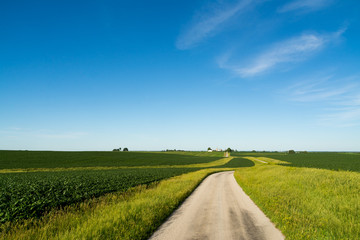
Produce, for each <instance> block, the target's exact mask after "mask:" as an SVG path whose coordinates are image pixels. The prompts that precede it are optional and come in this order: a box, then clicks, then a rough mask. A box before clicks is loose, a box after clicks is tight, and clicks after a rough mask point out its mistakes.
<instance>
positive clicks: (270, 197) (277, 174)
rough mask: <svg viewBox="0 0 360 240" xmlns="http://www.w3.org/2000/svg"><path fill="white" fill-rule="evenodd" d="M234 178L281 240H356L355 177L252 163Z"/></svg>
mask: <svg viewBox="0 0 360 240" xmlns="http://www.w3.org/2000/svg"><path fill="white" fill-rule="evenodd" d="M235 178H236V180H237V181H238V183H239V185H240V186H241V187H242V188H243V189H244V191H245V192H246V193H247V194H248V195H249V196H250V198H251V199H252V200H253V201H254V202H255V203H256V204H257V205H258V206H259V207H260V208H261V209H262V210H263V211H264V213H265V214H266V215H267V216H268V217H269V218H270V219H271V220H272V222H274V223H275V224H276V226H277V227H278V228H279V229H280V230H281V231H282V233H283V234H284V235H285V236H286V238H287V239H294V240H297V239H360V218H359V216H360V194H359V193H360V184H359V183H360V174H359V173H356V172H348V171H331V170H324V169H312V168H295V167H285V166H278V165H269V164H267V165H265V164H256V167H253V168H239V169H237V170H236V172H235Z"/></svg>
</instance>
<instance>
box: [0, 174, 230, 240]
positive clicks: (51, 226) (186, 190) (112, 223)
mask: <svg viewBox="0 0 360 240" xmlns="http://www.w3.org/2000/svg"><path fill="white" fill-rule="evenodd" d="M226 170H233V169H230V168H229V169H226V168H221V169H203V170H199V171H196V172H192V173H188V174H183V175H180V176H176V177H172V178H170V179H166V180H163V181H160V182H159V183H153V184H151V185H150V186H148V187H146V186H138V187H135V188H132V189H130V190H128V191H127V192H126V193H112V194H107V195H105V196H103V197H100V198H97V199H92V200H88V201H85V202H82V203H79V204H76V205H71V206H68V207H65V208H64V209H63V210H57V211H52V212H50V213H48V214H47V215H45V216H44V217H43V218H40V219H28V220H24V221H22V222H21V223H17V224H15V223H7V224H4V225H2V231H1V232H0V238H1V239H147V238H148V237H149V236H150V235H151V234H152V233H153V232H154V231H155V230H156V229H157V227H159V226H160V225H161V223H162V222H163V221H164V220H165V219H166V218H167V217H168V216H169V215H170V214H171V213H172V212H173V211H174V210H175V209H176V207H178V206H179V204H180V203H181V202H182V201H183V200H184V199H185V198H186V197H187V196H189V195H190V194H191V192H192V191H193V190H194V189H195V188H196V187H197V186H198V185H199V184H200V182H201V181H202V180H203V179H204V178H205V177H206V176H208V175H209V174H211V173H215V172H219V171H226Z"/></svg>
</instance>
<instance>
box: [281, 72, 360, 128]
mask: <svg viewBox="0 0 360 240" xmlns="http://www.w3.org/2000/svg"><path fill="white" fill-rule="evenodd" d="M359 79H360V77H359V76H352V77H349V78H344V79H336V80H335V79H334V76H326V77H322V78H319V79H316V80H314V79H310V80H306V81H303V82H299V83H296V84H294V85H292V86H290V87H288V88H286V89H285V91H286V92H287V93H288V94H289V100H291V101H295V102H301V103H304V104H314V103H318V104H319V105H320V106H321V109H320V110H321V112H320V113H319V115H318V121H319V123H320V124H321V125H331V126H340V127H346V126H354V125H360V88H359V84H358V82H359Z"/></svg>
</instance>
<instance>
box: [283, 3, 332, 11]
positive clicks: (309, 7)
mask: <svg viewBox="0 0 360 240" xmlns="http://www.w3.org/2000/svg"><path fill="white" fill-rule="evenodd" d="M331 2H332V0H295V1H291V2H289V3H287V4H285V5H283V6H282V7H280V8H279V9H278V12H280V13H284V12H291V11H297V10H300V11H316V10H319V9H321V8H324V7H326V6H328V5H330V4H331Z"/></svg>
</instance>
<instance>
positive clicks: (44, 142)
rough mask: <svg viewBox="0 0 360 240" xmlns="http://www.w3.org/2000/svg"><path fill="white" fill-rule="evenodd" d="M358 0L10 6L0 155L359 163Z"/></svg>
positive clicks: (3, 32)
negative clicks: (210, 154) (122, 152)
mask: <svg viewBox="0 0 360 240" xmlns="http://www.w3.org/2000/svg"><path fill="white" fill-rule="evenodd" d="M359 12H360V2H359V1H356V0H349V1H340V0H301V1H300V0H289V1H275V0H273V1H271V0H267V1H260V0H259V1H257V0H237V1H235V0H231V1H227V0H218V1H206V0H201V1H200V0H199V1H193V0H192V1H160V0H155V1H130V0H129V1H76V3H75V2H74V1H8V2H6V3H1V7H0V36H1V37H0V149H29V150H112V149H113V148H116V147H128V148H129V149H130V150H162V149H167V148H170V149H174V148H176V149H186V150H204V149H206V148H207V147H209V146H210V147H213V148H216V147H219V148H227V147H231V148H235V149H238V150H253V149H255V150H288V149H295V150H310V151H314V150H319V151H326V150H328V151H360V67H359V63H360V44H359V42H360V19H359V18H360V15H359V14H358V13H359Z"/></svg>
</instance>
